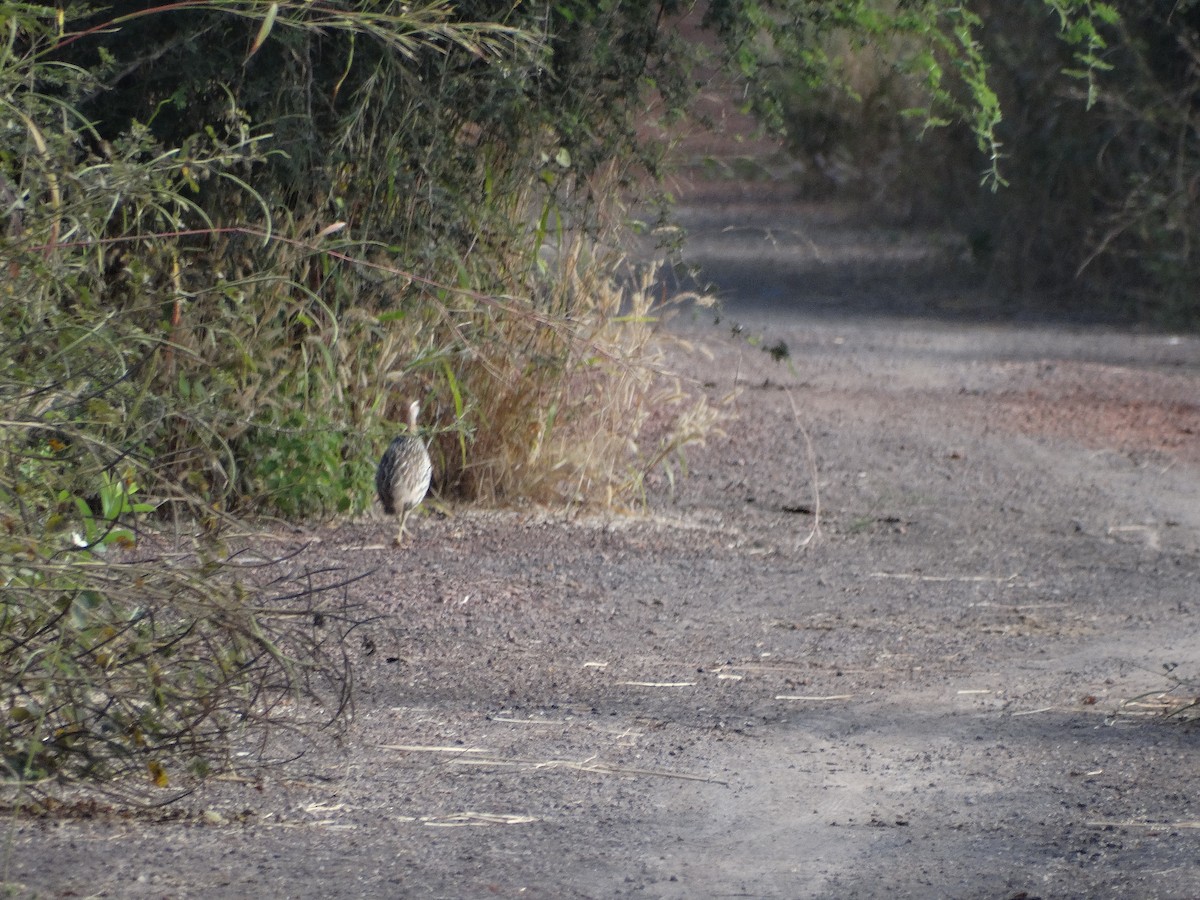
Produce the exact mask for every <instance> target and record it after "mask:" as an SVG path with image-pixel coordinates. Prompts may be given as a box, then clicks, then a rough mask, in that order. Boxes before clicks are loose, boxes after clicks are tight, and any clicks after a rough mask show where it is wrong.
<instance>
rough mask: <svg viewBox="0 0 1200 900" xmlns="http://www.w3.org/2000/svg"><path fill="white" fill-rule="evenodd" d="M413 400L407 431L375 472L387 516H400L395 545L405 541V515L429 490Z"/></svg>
mask: <svg viewBox="0 0 1200 900" xmlns="http://www.w3.org/2000/svg"><path fill="white" fill-rule="evenodd" d="M418 408H419V406H418V404H417V402H416V401H415V400H414V401H413V402H412V403H411V404H410V405H409V407H408V431H407V432H406V433H405V434H402V435H400V436H399V437H398V438H396V439H395V440H394V441H392V442H391V444H389V445H388V448H387V450H385V451H384V453H383V458H382V459H380V460H379V468H378V469H376V470H375V491H376V492H377V493H378V494H379V502H380V503H381V504H382V505H383V511H384V512H386V513H387V514H388V515H392V516H399V517H400V528H399V530H398V531H397V532H396V543H397V544H401V543H403V542H404V534H405V528H404V525H405V522H407V521H408V514H409V513H411V512H412V511H413V510H414V509H416V508H417V507H418V506H420V505H421V501H422V500H424V499H425V494H426V492H427V491H428V490H429V480H430V478H431V477H432V475H433V465H432V463H430V461H429V451H428V450H427V449H426V448H425V442H424V441H423V440H422V439H421V437H420V435H418V434H417V410H418Z"/></svg>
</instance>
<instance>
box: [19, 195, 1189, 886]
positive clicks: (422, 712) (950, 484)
mask: <svg viewBox="0 0 1200 900" xmlns="http://www.w3.org/2000/svg"><path fill="white" fill-rule="evenodd" d="M734 215H736V216H737V218H736V222H737V230H735V231H729V230H726V225H727V224H729V222H730V221H734V219H733V218H731V217H732V216H734ZM771 216H772V218H770V219H769V220H763V221H757V220H754V219H753V217H750V216H747V215H745V214H742V213H737V211H736V210H735V211H730V210H728V209H726V210H724V211H722V210H716V211H714V210H703V211H694V212H693V213H692V224H693V226H694V233H695V241H694V243H693V245H692V246H693V248H694V249H693V251H692V252H693V253H695V254H696V255H697V257H698V258H701V259H703V261H705V262H706V263H708V265H709V271H710V273H711V274H713V275H714V276H715V277H717V278H718V280H720V281H723V283H724V284H726V285H727V286H728V287H729V289H730V290H731V291H733V290H736V291H737V293H736V294H732V295H731V297H730V303H729V306H728V308H727V309H726V311H725V313H724V314H723V317H722V320H721V322H720V324H717V325H714V324H713V317H712V316H711V315H710V314H708V313H702V312H698V313H697V314H696V315H695V317H691V318H689V317H686V316H685V317H683V318H681V319H680V320H678V321H677V322H676V324H675V326H674V327H676V328H677V329H679V330H680V331H681V332H682V333H685V334H686V335H688V336H689V337H691V338H693V339H695V340H697V341H699V342H701V343H702V344H703V345H704V346H706V347H707V349H708V351H709V353H710V354H711V357H701V356H699V355H697V356H693V357H690V358H688V359H686V360H682V361H681V365H683V366H684V367H685V368H687V369H688V370H689V371H690V372H691V373H692V374H693V375H694V376H695V377H697V378H698V379H699V380H700V381H701V382H703V383H705V384H706V386H707V387H706V389H707V390H709V391H710V392H711V393H712V395H713V396H714V397H718V396H723V395H725V394H727V393H729V392H730V390H731V389H733V388H735V387H736V388H738V389H739V391H740V392H739V394H738V396H737V399H736V400H735V401H734V403H733V405H732V406H731V407H730V413H729V419H728V422H727V426H726V436H725V437H723V438H718V439H714V440H712V441H710V442H709V444H708V446H707V447H705V448H702V449H698V450H695V451H693V452H692V454H691V455H690V457H689V463H690V477H689V478H687V479H686V480H684V481H682V482H680V483H678V484H677V485H676V486H675V488H674V490H672V489H671V488H670V486H669V485H668V484H667V482H666V481H665V479H664V480H662V481H661V482H660V483H659V484H658V485H657V486H656V489H655V495H654V497H653V504H652V509H651V511H650V512H649V514H647V515H646V516H642V517H639V516H627V517H617V516H614V517H608V518H580V519H575V520H573V521H562V520H557V519H555V518H554V517H553V516H548V515H546V514H542V513H536V512H532V511H530V512H504V513H482V512H472V511H462V512H460V514H458V515H457V516H456V517H454V518H451V519H442V518H437V517H432V516H430V517H426V518H423V519H421V520H420V521H419V522H417V523H416V525H415V531H416V534H417V538H416V540H415V542H414V545H413V546H412V548H411V549H409V550H406V551H405V552H403V553H400V554H397V553H395V552H394V551H391V550H388V549H385V547H384V545H385V543H386V539H387V536H388V535H389V534H390V531H389V527H390V526H389V525H388V524H386V523H383V522H369V523H361V524H357V525H353V526H345V527H342V528H339V529H336V530H327V531H323V532H320V533H317V534H314V535H311V537H312V538H315V539H319V541H320V544H319V545H318V546H317V547H316V548H315V549H314V550H313V551H310V552H312V553H313V554H315V557H312V558H313V559H314V564H316V563H319V562H320V561H321V560H322V559H324V560H327V561H329V562H332V563H336V564H338V565H341V566H345V567H355V566H357V567H361V568H364V569H366V568H372V567H375V568H376V571H375V574H374V575H373V576H372V577H371V578H370V579H368V580H366V581H363V582H359V583H358V584H356V585H355V586H354V587H353V588H352V590H354V591H356V592H357V594H356V596H357V599H361V600H363V601H364V602H367V603H369V604H372V605H373V606H374V607H377V608H378V609H379V610H380V611H388V612H393V613H394V619H393V620H391V621H390V622H389V623H388V624H386V625H381V626H379V627H378V628H377V629H376V631H375V632H374V633H373V638H372V639H373V640H374V642H375V644H376V652H375V653H373V654H372V655H371V656H370V657H369V658H368V660H367V661H366V663H365V664H364V666H363V669H362V675H363V683H362V685H361V694H360V699H359V706H358V709H359V720H358V722H357V723H356V725H355V727H354V728H353V729H352V731H351V733H350V734H349V736H348V738H347V740H346V741H345V743H344V746H342V747H340V748H338V749H336V750H329V749H324V750H314V751H313V752H311V753H309V754H307V755H305V756H304V757H302V758H301V759H299V760H297V761H296V762H294V763H292V764H290V765H289V766H287V767H284V768H283V769H281V770H279V771H278V772H275V773H273V774H269V775H268V776H267V777H266V778H265V779H263V780H256V779H255V780H251V781H249V782H247V783H238V782H236V781H233V782H228V781H227V782H221V783H218V784H214V785H211V786H210V787H209V788H206V789H205V790H204V791H203V792H201V793H197V794H196V795H194V796H193V797H191V798H189V799H188V800H187V801H185V806H187V807H188V808H189V809H190V810H191V812H192V815H191V816H190V817H188V818H186V819H185V820H182V821H167V822H159V823H149V822H146V821H143V820H140V819H133V820H125V819H121V818H118V817H108V818H104V817H102V818H100V819H97V820H91V821H80V820H75V819H69V820H62V821H46V822H33V823H30V822H22V821H18V822H15V823H13V824H12V825H10V826H9V831H10V835H11V847H12V851H11V852H12V857H11V859H12V862H11V866H10V870H9V874H8V879H9V880H10V882H15V883H16V884H18V885H19V886H20V887H18V888H17V889H16V894H17V895H18V896H23V895H37V896H55V897H57V896H78V897H84V896H89V897H90V896H100V897H205V898H214V897H267V896H271V897H284V896H287V897H321V898H326V900H336V898H350V897H448V898H456V897H492V896H498V897H518V896H519V897H541V898H563V897H581V898H582V897H586V898H600V897H625V896H633V897H664V898H696V897H764V898H799V897H829V898H851V897H861V898H876V897H879V898H883V897H889V898H894V897H961V898H974V897H979V898H1018V897H1024V898H1032V897H1045V898H1050V897H1055V898H1058V897H1143V898H1149V897H1162V898H1170V897H1174V898H1194V897H1198V896H1200V790H1198V788H1200V776H1197V771H1198V769H1200V733H1198V732H1197V731H1196V728H1195V727H1194V726H1191V725H1188V724H1185V723H1181V722H1179V721H1178V720H1167V721H1164V720H1163V719H1162V718H1161V717H1160V716H1159V715H1158V714H1157V707H1156V706H1155V703H1154V702H1152V701H1153V699H1154V698H1153V697H1146V698H1145V702H1144V703H1143V704H1141V705H1133V706H1129V705H1123V704H1124V702H1125V701H1129V700H1130V699H1132V698H1136V697H1139V696H1142V695H1146V694H1148V693H1152V694H1153V695H1154V696H1157V695H1158V694H1160V693H1161V692H1163V691H1165V690H1167V689H1169V688H1170V687H1172V682H1171V681H1170V680H1169V679H1168V678H1167V673H1166V671H1165V669H1164V666H1173V667H1174V668H1173V671H1172V673H1171V674H1173V675H1175V676H1179V677H1182V678H1184V679H1193V680H1200V619H1198V616H1200V340H1197V338H1195V337H1188V336H1173V335H1163V334H1133V333H1122V332H1117V331H1110V330H1105V329H1103V328H1098V327H1088V328H1083V327H1076V326H1072V325H1069V324H1063V323H1057V324H1056V323H1053V322H1046V321H1043V322H1040V323H1038V322H1033V323H1026V324H1022V325H1014V324H1012V318H1013V311H1012V310H1011V309H1005V308H1003V307H998V306H997V305H996V304H994V303H989V301H988V300H987V299H986V297H985V296H984V295H982V294H979V293H977V292H972V291H971V290H969V289H968V288H967V287H965V285H966V283H967V282H966V281H965V280H960V279H958V277H957V276H956V275H954V272H953V271H952V270H953V269H954V266H955V263H954V262H953V252H954V251H953V248H952V247H950V248H949V249H947V250H945V251H944V252H942V251H939V253H940V254H941V255H938V254H934V255H933V256H930V255H929V254H928V253H927V252H925V253H923V252H922V250H921V247H922V246H924V247H928V246H929V244H928V236H926V238H925V239H924V240H925V241H926V243H924V244H922V243H921V241H915V242H914V243H913V244H912V245H911V246H910V243H909V237H907V236H905V235H892V236H890V237H889V236H888V235H880V234H875V235H873V236H872V237H871V238H870V241H869V243H873V244H874V246H875V248H876V251H877V252H876V254H875V255H874V256H871V255H870V254H868V256H866V257H864V256H863V255H862V252H865V251H862V248H861V246H859V245H856V244H855V240H854V239H853V238H852V236H851V234H850V232H848V231H847V232H844V233H843V232H842V231H839V230H838V229H839V226H838V222H837V221H834V220H830V221H819V220H814V219H811V218H810V219H807V220H806V219H804V218H803V217H802V216H801V215H800V214H799V213H796V212H794V211H793V212H790V213H789V212H787V211H786V210H774V211H773V212H772V213H771ZM860 236H861V234H860ZM843 239H844V240H843ZM881 247H883V248H889V247H890V248H891V249H890V251H889V252H888V253H881V252H880V248H881ZM856 248H857V249H856ZM860 251H862V252H860ZM889 254H890V255H889ZM748 259H749V260H750V261H751V262H750V263H748V262H747V260H748ZM735 323H736V324H737V325H739V326H740V329H741V330H740V333H739V335H738V336H733V334H732V331H733V329H732V328H731V326H732V325H733V324H735ZM767 348H775V349H776V353H775V356H778V357H783V353H784V350H785V349H786V353H787V357H786V358H781V359H780V360H779V361H776V360H775V359H774V358H773V357H772V355H771V354H769V353H767V352H764V351H765V349H767ZM793 403H794V407H793ZM806 434H807V436H808V438H810V439H811V442H812V447H813V451H814V457H813V459H811V460H810V458H809V454H808V451H807V443H806V439H805V435H806ZM810 463H811V464H810ZM814 465H815V471H816V473H817V484H816V487H817V488H818V490H814V484H813V482H812V479H811V478H810V472H811V471H813V467H814ZM818 525H819V530H818V531H817V533H816V534H815V535H814V534H813V532H814V528H815V526H818ZM810 536H811V540H809V538H810ZM1192 691H1193V693H1200V690H1198V689H1196V688H1193V689H1192ZM1186 694H1187V692H1186V691H1183V692H1181V693H1180V694H1178V695H1177V696H1179V697H1180V698H1182V697H1185V696H1186Z"/></svg>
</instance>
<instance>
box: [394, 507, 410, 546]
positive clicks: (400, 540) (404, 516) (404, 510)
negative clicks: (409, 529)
mask: <svg viewBox="0 0 1200 900" xmlns="http://www.w3.org/2000/svg"><path fill="white" fill-rule="evenodd" d="M408 513H409V509H408V507H407V506H402V507H401V508H400V529H399V530H398V531H397V532H396V546H397V547H402V546H404V523H405V522H406V521H408Z"/></svg>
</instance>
